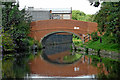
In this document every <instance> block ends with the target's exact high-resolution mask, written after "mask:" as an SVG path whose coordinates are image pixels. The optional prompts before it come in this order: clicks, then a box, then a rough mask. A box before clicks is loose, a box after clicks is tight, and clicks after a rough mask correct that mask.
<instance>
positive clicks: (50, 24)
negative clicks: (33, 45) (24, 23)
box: [29, 19, 97, 42]
mask: <svg viewBox="0 0 120 80" xmlns="http://www.w3.org/2000/svg"><path fill="white" fill-rule="evenodd" d="M94 31H97V23H95V22H85V21H78V20H65V19H60V20H57V19H54V20H40V21H35V22H32V23H31V32H30V34H29V36H30V37H32V38H34V39H35V40H38V41H40V42H41V41H42V40H43V38H44V37H46V36H48V35H50V34H53V33H59V32H67V33H72V34H75V35H77V36H78V37H80V38H81V39H82V40H83V38H84V36H85V35H87V34H89V33H92V32H94Z"/></svg>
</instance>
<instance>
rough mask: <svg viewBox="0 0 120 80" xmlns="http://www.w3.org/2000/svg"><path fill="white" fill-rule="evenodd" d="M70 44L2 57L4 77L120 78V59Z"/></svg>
mask: <svg viewBox="0 0 120 80" xmlns="http://www.w3.org/2000/svg"><path fill="white" fill-rule="evenodd" d="M70 45H71V43H68V44H58V45H51V46H47V47H45V48H44V49H43V50H41V51H33V52H26V53H19V55H16V56H10V57H7V58H6V59H3V65H2V66H3V78H116V79H117V78H119V73H120V69H119V67H120V62H118V61H115V60H111V59H108V58H101V57H97V56H94V55H92V56H91V55H84V54H81V53H80V52H79V51H78V52H75V51H72V50H71V47H68V46H70ZM66 47H68V48H66ZM17 54H18V53H17ZM69 58H70V59H69Z"/></svg>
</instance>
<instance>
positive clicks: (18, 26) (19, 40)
mask: <svg viewBox="0 0 120 80" xmlns="http://www.w3.org/2000/svg"><path fill="white" fill-rule="evenodd" d="M3 4H4V5H5V7H4V8H3V9H2V13H3V17H2V21H3V29H4V33H5V34H9V37H10V38H11V40H12V41H13V42H14V44H15V45H16V46H17V47H18V48H20V47H21V48H22V45H24V44H25V40H24V41H23V39H27V35H28V33H29V32H30V21H31V19H30V17H29V16H28V15H27V16H26V13H25V9H23V10H19V9H18V7H19V4H18V3H17V4H16V5H13V4H12V3H3ZM5 37H7V36H5ZM4 39H5V38H4ZM4 41H7V40H4ZM10 43H12V42H10ZM6 47H7V46H6ZM8 48H9V47H8Z"/></svg>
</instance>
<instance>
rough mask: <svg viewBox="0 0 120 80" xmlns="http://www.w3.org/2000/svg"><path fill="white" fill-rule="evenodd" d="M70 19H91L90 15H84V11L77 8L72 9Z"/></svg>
mask: <svg viewBox="0 0 120 80" xmlns="http://www.w3.org/2000/svg"><path fill="white" fill-rule="evenodd" d="M72 19H73V20H80V21H92V15H86V14H85V13H84V12H81V11H79V10H73V11H72Z"/></svg>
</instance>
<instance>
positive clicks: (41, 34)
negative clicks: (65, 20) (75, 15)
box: [31, 30, 85, 42]
mask: <svg viewBox="0 0 120 80" xmlns="http://www.w3.org/2000/svg"><path fill="white" fill-rule="evenodd" d="M64 32H65V33H71V34H74V35H76V36H78V37H79V38H80V39H81V40H82V39H83V32H81V31H79V30H76V31H75V30H74V31H73V30H44V31H32V32H31V37H33V38H34V39H35V40H38V41H39V42H42V40H43V39H44V38H45V37H47V36H49V35H51V34H54V33H64ZM84 33H85V32H84Z"/></svg>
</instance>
